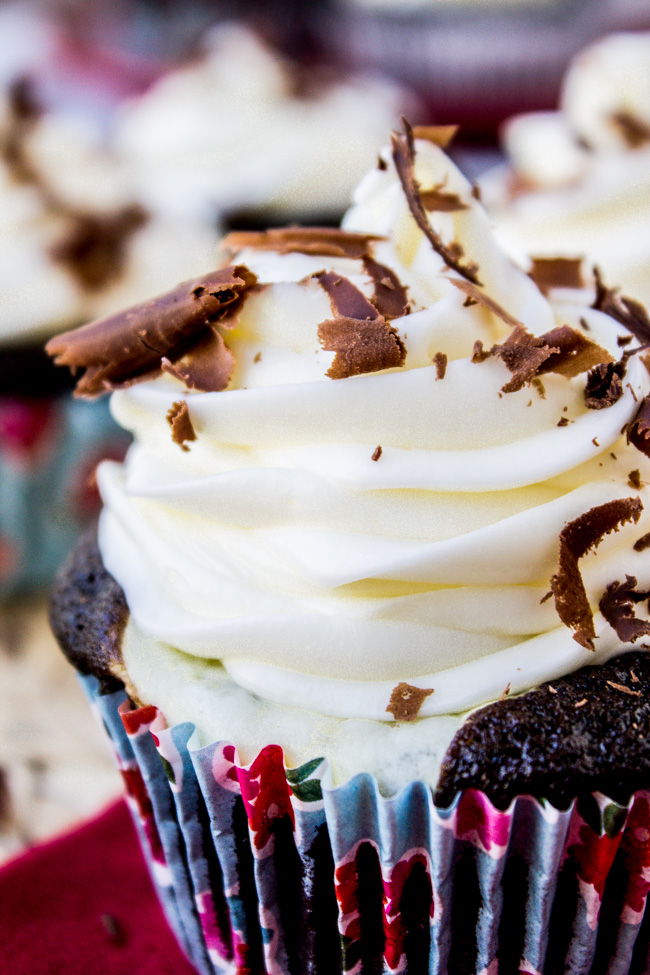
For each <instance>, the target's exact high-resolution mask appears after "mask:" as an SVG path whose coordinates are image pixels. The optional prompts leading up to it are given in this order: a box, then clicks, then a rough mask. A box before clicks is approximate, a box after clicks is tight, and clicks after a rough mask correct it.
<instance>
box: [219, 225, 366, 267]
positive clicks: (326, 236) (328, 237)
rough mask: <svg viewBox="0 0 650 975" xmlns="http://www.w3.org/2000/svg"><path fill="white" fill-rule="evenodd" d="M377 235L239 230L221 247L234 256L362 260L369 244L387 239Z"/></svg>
mask: <svg viewBox="0 0 650 975" xmlns="http://www.w3.org/2000/svg"><path fill="white" fill-rule="evenodd" d="M383 239H384V238H383V237H378V236H377V235H376V234H356V233H352V232H350V231H347V230H341V229H340V228H338V227H276V228H272V229H271V230H260V231H254V230H251V231H247V230H235V231H233V233H231V234H228V236H227V237H225V238H224V240H223V242H222V244H221V247H222V249H224V250H229V251H232V252H234V253H236V252H237V251H240V250H242V248H244V247H252V248H254V249H255V250H263V251H277V252H278V253H279V254H295V253H297V254H314V255H318V256H321V255H322V256H323V257H351V258H357V259H358V258H361V257H363V256H364V255H365V254H367V253H368V250H369V244H371V243H372V242H373V241H375V240H383Z"/></svg>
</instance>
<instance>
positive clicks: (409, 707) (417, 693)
mask: <svg viewBox="0 0 650 975" xmlns="http://www.w3.org/2000/svg"><path fill="white" fill-rule="evenodd" d="M430 694H433V687H426V688H423V687H414V686H413V685H412V684H407V683H406V681H400V682H399V684H398V685H397V687H394V688H393V690H392V693H391V695H390V701H389V702H388V705H387V707H386V711H387V712H388V713H389V714H392V715H393V718H394V719H395V721H415V719H416V718H417V716H418V714H419V713H420V708H421V707H422V705H423V704H424V702H425V700H426V699H427V698H428V697H429V695H430Z"/></svg>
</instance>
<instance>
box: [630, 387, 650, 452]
mask: <svg viewBox="0 0 650 975" xmlns="http://www.w3.org/2000/svg"><path fill="white" fill-rule="evenodd" d="M627 442H628V443H631V444H634V446H635V447H636V449H637V450H640V451H641V453H642V454H645V455H646V457H650V396H646V397H645V399H643V400H641V405H640V406H639V409H638V410H637V413H636V416H635V417H634V419H633V420H632V422H631V423H630V424H629V426H628V428H627Z"/></svg>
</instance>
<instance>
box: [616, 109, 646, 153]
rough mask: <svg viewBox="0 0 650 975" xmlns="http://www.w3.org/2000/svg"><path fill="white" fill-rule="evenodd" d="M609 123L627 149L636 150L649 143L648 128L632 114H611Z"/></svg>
mask: <svg viewBox="0 0 650 975" xmlns="http://www.w3.org/2000/svg"><path fill="white" fill-rule="evenodd" d="M610 121H612V122H613V123H614V125H615V126H616V128H617V129H618V131H619V132H620V133H621V135H622V136H623V138H624V139H625V143H626V145H627V147H628V149H638V148H639V147H640V146H644V145H646V144H647V143H648V142H650V126H649V125H648V124H647V122H644V121H643V119H640V118H639V117H638V115H633V114H632V112H613V113H612V115H610Z"/></svg>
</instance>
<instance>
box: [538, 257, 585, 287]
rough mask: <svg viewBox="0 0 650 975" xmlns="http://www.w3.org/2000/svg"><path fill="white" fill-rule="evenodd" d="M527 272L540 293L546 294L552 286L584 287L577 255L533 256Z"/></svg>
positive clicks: (579, 259) (580, 261)
mask: <svg viewBox="0 0 650 975" xmlns="http://www.w3.org/2000/svg"><path fill="white" fill-rule="evenodd" d="M528 273H529V276H530V277H531V278H532V279H533V281H534V282H535V284H536V285H537V287H538V288H539V290H540V291H541V292H542V294H548V292H549V291H551V289H552V288H583V287H584V280H583V278H582V259H581V258H579V257H533V266H532V267H531V269H530V271H529V272H528Z"/></svg>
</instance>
